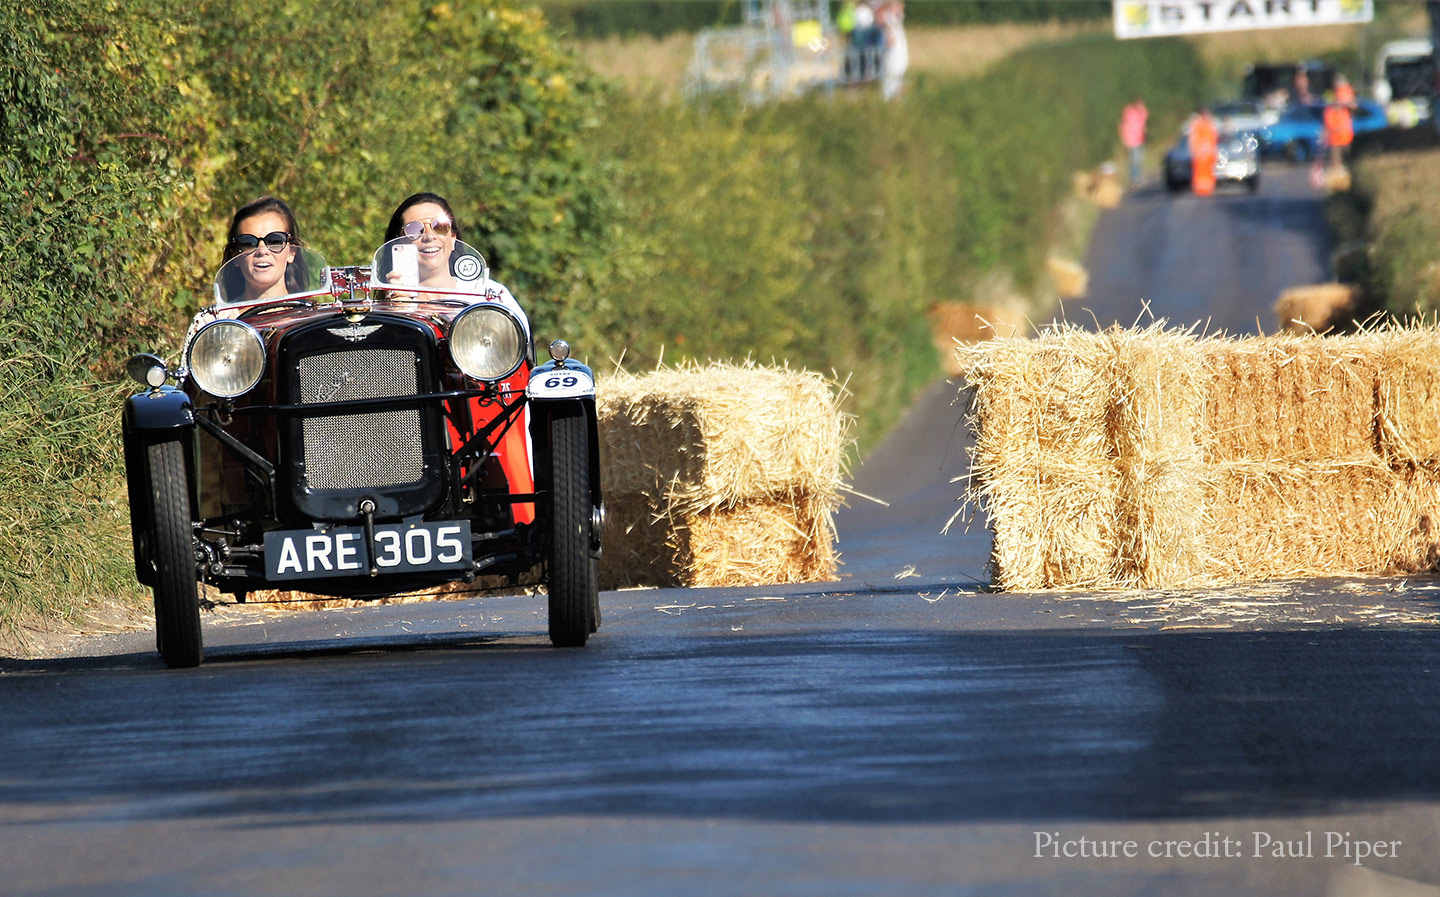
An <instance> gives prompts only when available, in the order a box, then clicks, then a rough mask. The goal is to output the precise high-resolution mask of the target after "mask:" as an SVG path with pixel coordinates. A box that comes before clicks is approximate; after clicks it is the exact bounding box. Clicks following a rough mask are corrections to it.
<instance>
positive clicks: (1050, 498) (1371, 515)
mask: <svg viewBox="0 0 1440 897" xmlns="http://www.w3.org/2000/svg"><path fill="white" fill-rule="evenodd" d="M1437 350H1440V331H1437V330H1436V329H1435V328H1433V327H1429V328H1406V329H1398V328H1397V329H1392V330H1385V331H1378V332H1371V333H1362V334H1359V335H1356V336H1349V337H1333V338H1321V337H1316V336H1308V337H1303V338H1302V337H1293V336H1292V337H1256V338H1250V339H1245V340H1238V341H1236V340H1223V339H1218V338H1204V339H1196V338H1194V337H1193V336H1191V335H1190V334H1187V333H1181V332H1174V331H1165V330H1163V329H1161V328H1160V326H1159V325H1157V326H1156V327H1152V328H1148V329H1146V330H1140V331H1134V330H1130V331H1126V330H1119V329H1115V330H1110V331H1106V332H1105V333H1102V334H1084V333H1080V332H1077V331H1075V330H1074V329H1073V328H1070V327H1068V326H1062V327H1060V328H1057V329H1056V330H1054V331H1053V332H1047V333H1046V334H1042V335H1041V336H1040V337H1039V338H1037V339H1036V340H1033V341H995V342H992V343H990V344H986V345H985V346H976V347H972V348H971V349H970V350H969V351H968V352H967V353H964V355H963V357H964V358H965V360H966V369H965V373H966V376H967V379H968V380H969V383H970V385H971V387H972V388H973V390H974V395H973V399H972V406H971V409H972V410H971V425H972V427H973V428H974V430H975V440H976V441H975V448H974V453H973V457H972V473H971V481H970V487H969V489H968V492H967V496H966V498H967V500H968V501H970V502H974V503H979V504H980V505H982V506H983V507H984V508H985V510H986V511H987V512H988V517H989V520H990V525H991V527H992V528H993V529H994V532H995V541H994V546H993V549H992V558H991V560H992V575H993V577H994V582H995V584H996V585H997V586H999V587H1000V588H1003V589H1009V590H1022V589H1023V590H1035V589H1045V588H1077V587H1133V586H1142V587H1162V586H1163V587H1170V586H1183V585H1198V584H1201V583H1205V582H1208V583H1215V582H1234V581H1240V580H1253V579H1267V578H1276V577H1288V576H1311V575H1318V574H1326V575H1331V574H1337V573H1358V574H1374V573H1394V572H1400V573H1414V572H1421V571H1425V572H1429V571H1435V570H1437V569H1440V523H1437V521H1440V410H1437V408H1440V401H1437V400H1440V351H1437ZM1432 434H1433V435H1432Z"/></svg>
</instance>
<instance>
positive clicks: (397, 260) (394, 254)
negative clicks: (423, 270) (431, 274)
mask: <svg viewBox="0 0 1440 897" xmlns="http://www.w3.org/2000/svg"><path fill="white" fill-rule="evenodd" d="M390 273H391V274H392V275H393V276H392V277H391V278H390V282H391V283H394V284H399V285H400V286H406V287H413V286H418V285H419V284H420V256H419V254H418V251H417V248H416V246H415V244H414V243H396V244H395V245H394V246H391V247H390Z"/></svg>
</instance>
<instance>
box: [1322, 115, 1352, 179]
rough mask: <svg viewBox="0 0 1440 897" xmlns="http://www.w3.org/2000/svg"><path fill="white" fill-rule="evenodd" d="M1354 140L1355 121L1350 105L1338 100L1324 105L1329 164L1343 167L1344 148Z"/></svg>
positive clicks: (1347, 147)
mask: <svg viewBox="0 0 1440 897" xmlns="http://www.w3.org/2000/svg"><path fill="white" fill-rule="evenodd" d="M1354 140H1355V123H1354V120H1353V119H1352V118H1351V116H1350V107H1349V106H1347V105H1345V104H1344V103H1341V102H1339V101H1338V99H1337V101H1336V102H1334V103H1330V104H1328V105H1327V106H1326V107H1325V143H1326V145H1327V146H1329V147H1330V164H1331V165H1333V166H1334V167H1336V168H1343V167H1345V150H1347V149H1349V147H1350V144H1351V143H1352V142H1353V141H1354Z"/></svg>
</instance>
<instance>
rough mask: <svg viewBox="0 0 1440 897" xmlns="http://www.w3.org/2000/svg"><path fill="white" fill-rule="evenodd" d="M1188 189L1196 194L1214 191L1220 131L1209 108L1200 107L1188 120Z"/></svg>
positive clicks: (1203, 194)
mask: <svg viewBox="0 0 1440 897" xmlns="http://www.w3.org/2000/svg"><path fill="white" fill-rule="evenodd" d="M1189 143H1190V189H1191V190H1193V191H1194V192H1195V195H1196V196H1209V195H1210V194H1212V193H1214V192H1215V158H1216V156H1218V155H1219V152H1220V150H1219V145H1220V132H1219V131H1217V130H1216V128H1215V119H1214V118H1213V117H1211V115H1210V110H1209V109H1201V110H1200V111H1199V112H1197V113H1195V117H1194V118H1192V119H1191V120H1190V134H1189Z"/></svg>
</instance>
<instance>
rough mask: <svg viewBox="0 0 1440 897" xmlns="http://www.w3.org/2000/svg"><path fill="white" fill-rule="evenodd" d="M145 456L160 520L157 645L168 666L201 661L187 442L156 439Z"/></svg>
mask: <svg viewBox="0 0 1440 897" xmlns="http://www.w3.org/2000/svg"><path fill="white" fill-rule="evenodd" d="M145 456H146V463H147V465H148V467H149V470H148V473H149V476H150V512H151V518H150V519H151V520H152V521H153V525H154V532H153V538H152V539H151V559H152V560H153V561H154V564H155V647H156V648H157V649H159V651H160V657H161V658H162V659H163V660H164V661H165V665H166V666H169V667H193V666H199V665H200V661H201V660H203V659H204V657H205V645H204V641H203V640H202V636H201V633H200V599H199V595H198V594H197V593H196V579H195V544H194V534H193V532H192V531H191V522H190V487H189V484H188V482H187V480H186V477H185V447H184V445H183V444H182V443H181V442H180V441H179V440H174V439H170V440H163V441H159V442H153V443H151V444H150V445H148V446H146V449H145Z"/></svg>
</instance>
